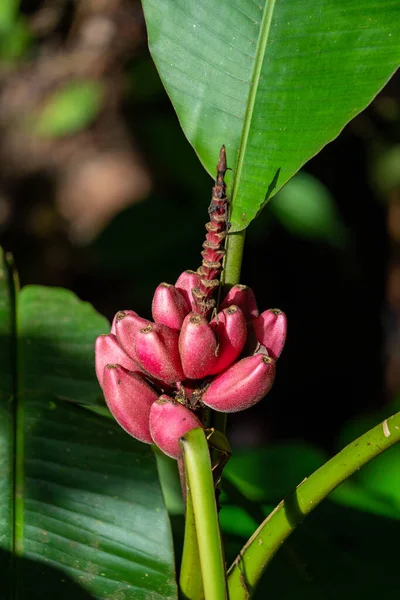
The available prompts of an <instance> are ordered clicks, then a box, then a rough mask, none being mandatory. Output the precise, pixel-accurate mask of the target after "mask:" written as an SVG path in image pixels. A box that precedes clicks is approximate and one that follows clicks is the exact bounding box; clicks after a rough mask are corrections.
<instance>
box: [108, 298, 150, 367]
mask: <svg viewBox="0 0 400 600" xmlns="http://www.w3.org/2000/svg"><path fill="white" fill-rule="evenodd" d="M114 322H115V331H116V336H117V340H118V343H119V344H120V346H121V347H122V348H123V349H124V350H125V352H126V353H127V354H128V355H129V356H130V357H131V358H132V359H133V360H135V361H137V356H136V351H135V340H136V334H137V332H138V331H139V330H140V329H142V328H143V327H146V326H147V325H149V323H150V321H148V320H147V319H143V318H142V317H139V315H138V314H137V313H135V311H133V310H121V311H120V312H118V313H117V314H116V315H115V317H114V321H113V323H114Z"/></svg>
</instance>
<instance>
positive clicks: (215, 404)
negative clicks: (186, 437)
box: [202, 354, 275, 413]
mask: <svg viewBox="0 0 400 600" xmlns="http://www.w3.org/2000/svg"><path fill="white" fill-rule="evenodd" d="M274 379H275V361H274V359H272V358H270V357H269V356H266V355H265V354H255V355H254V356H247V357H246V358H242V360H240V361H239V362H237V363H235V364H234V365H232V366H231V367H229V369H227V370H226V371H224V372H223V373H221V374H220V375H217V377H216V378H215V379H214V380H213V381H212V382H211V384H210V385H209V387H208V388H207V389H206V391H205V392H204V394H203V396H202V401H203V402H204V404H205V405H206V406H209V407H210V408H213V409H214V410H217V411H219V412H226V413H231V412H238V411H240V410H245V409H246V408H250V407H251V406H254V404H257V402H259V401H260V400H261V399H262V398H263V397H264V396H265V395H266V394H267V393H268V392H269V390H270V389H271V386H272V384H273V382H274Z"/></svg>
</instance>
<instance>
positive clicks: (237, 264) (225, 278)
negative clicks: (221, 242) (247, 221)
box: [222, 229, 246, 287]
mask: <svg viewBox="0 0 400 600" xmlns="http://www.w3.org/2000/svg"><path fill="white" fill-rule="evenodd" d="M245 236H246V230H245V229H243V231H238V232H237V233H230V234H229V235H228V236H227V238H226V244H225V249H226V259H225V263H224V270H223V272H222V283H223V285H224V286H229V287H230V286H232V285H235V284H236V283H239V282H240V270H241V268H242V258H243V247H244V240H245Z"/></svg>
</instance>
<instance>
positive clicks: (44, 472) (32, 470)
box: [0, 260, 176, 600]
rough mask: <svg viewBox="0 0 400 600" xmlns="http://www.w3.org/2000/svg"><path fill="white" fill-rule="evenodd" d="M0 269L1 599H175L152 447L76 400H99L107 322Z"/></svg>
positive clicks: (65, 296) (63, 295)
mask: <svg viewBox="0 0 400 600" xmlns="http://www.w3.org/2000/svg"><path fill="white" fill-rule="evenodd" d="M0 270H1V273H2V278H1V281H0V358H1V361H0V369H1V376H0V468H1V474H2V477H1V479H0V581H1V584H0V590H1V598H2V599H4V600H8V599H10V600H11V598H16V597H18V598H19V599H20V600H24V599H26V600H28V599H29V600H36V599H37V600H39V599H43V600H44V599H46V600H48V599H49V598H60V599H64V598H74V599H75V600H76V599H82V600H92V599H104V600H105V599H107V600H111V599H115V600H122V599H123V600H133V599H134V600H140V599H143V600H145V599H146V600H147V599H149V598H152V599H154V600H156V599H157V600H161V599H162V600H164V599H165V600H167V599H168V600H172V599H175V598H176V584H175V574H174V564H173V563H174V561H173V550H172V538H171V532H170V525H169V520H168V515H167V512H166V509H165V506H164V502H163V498H162V493H161V489H160V487H159V483H158V476H157V470H156V464H155V459H154V456H153V453H152V449H151V447H150V446H148V445H144V444H140V443H138V442H135V440H133V439H132V438H130V436H128V435H127V434H126V433H125V432H124V431H123V430H122V429H120V428H119V426H117V425H116V423H115V422H114V421H113V420H111V419H109V418H106V417H104V416H100V415H98V414H94V413H93V412H90V411H88V410H86V409H85V408H84V407H82V406H80V405H78V403H80V404H87V405H92V406H93V407H94V408H96V407H97V406H98V405H99V397H100V394H99V386H98V383H97V380H96V377H95V375H94V365H93V343H94V339H95V337H96V336H97V335H99V334H101V333H105V332H107V330H108V328H109V324H108V322H107V321H106V319H104V318H103V317H101V316H100V315H98V314H97V313H96V311H95V310H94V309H93V307H91V306H90V305H89V304H87V303H84V302H81V301H80V300H78V299H77V298H76V297H75V296H74V295H73V294H72V293H71V292H69V291H67V290H63V289H56V288H43V287H39V286H29V287H26V288H24V289H23V290H22V291H21V292H19V291H18V289H16V288H15V287H14V282H13V278H12V276H11V274H10V269H9V267H8V265H7V264H6V262H4V261H3V260H2V264H1V269H0ZM14 279H15V278H14Z"/></svg>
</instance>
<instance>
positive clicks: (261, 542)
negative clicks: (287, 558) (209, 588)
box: [228, 412, 400, 600]
mask: <svg viewBox="0 0 400 600" xmlns="http://www.w3.org/2000/svg"><path fill="white" fill-rule="evenodd" d="M399 441H400V412H398V413H396V414H394V415H393V416H391V417H389V418H388V419H385V421H383V423H380V424H379V425H377V426H376V427H374V428H373V429H370V430H369V431H367V432H366V433H364V434H363V435H361V436H360V437H359V438H357V439H356V440H355V441H354V442H352V443H351V444H349V445H348V446H346V447H345V448H344V449H343V450H341V451H340V452H339V453H338V454H336V456H334V457H333V458H331V459H330V460H329V461H328V462H326V463H325V464H324V465H322V467H320V468H319V469H318V470H317V471H315V472H314V473H313V474H312V475H311V476H310V477H308V478H307V479H305V480H304V481H303V482H302V483H301V484H300V485H299V486H298V487H297V488H296V489H295V490H294V491H293V492H292V493H291V494H290V495H289V496H288V497H287V498H285V500H282V502H281V503H280V504H278V506H277V507H276V508H275V509H274V510H273V511H272V513H271V514H270V515H269V516H268V517H267V518H266V519H265V521H263V523H262V524H261V525H260V526H259V528H258V529H257V530H256V531H255V532H254V534H253V535H252V536H251V538H250V539H249V541H248V542H247V543H246V544H245V546H244V547H243V548H242V550H241V552H240V554H239V555H238V556H237V558H236V559H235V562H234V563H233V565H232V566H231V568H230V569H229V572H228V587H229V598H230V600H249V598H251V596H252V594H253V593H254V591H255V588H256V586H257V583H258V582H259V580H260V578H261V576H262V574H263V573H264V571H265V569H266V567H267V566H268V564H269V562H270V561H271V559H272V558H273V556H274V555H275V554H276V552H277V551H278V549H279V548H280V547H281V545H282V543H283V542H284V541H285V539H286V538H287V537H288V536H289V535H290V534H291V533H292V531H293V530H294V529H295V528H296V527H297V525H298V524H299V523H301V522H302V520H303V519H304V517H305V516H307V515H308V514H309V513H310V512H311V511H312V510H313V509H314V508H315V507H316V506H318V504H319V503H320V502H321V501H322V500H323V499H324V498H326V497H327V496H328V495H329V494H330V493H331V492H332V491H333V490H334V489H335V488H336V487H337V486H338V485H340V484H341V483H343V481H345V479H347V478H348V477H350V475H353V473H355V472H356V471H357V470H358V469H359V468H360V467H362V466H363V465H365V464H366V463H367V462H369V461H370V460H372V459H373V458H375V457H376V456H378V455H379V454H381V453H382V452H383V451H384V450H386V449H387V448H390V446H393V445H394V444H396V443H397V442H399Z"/></svg>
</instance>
